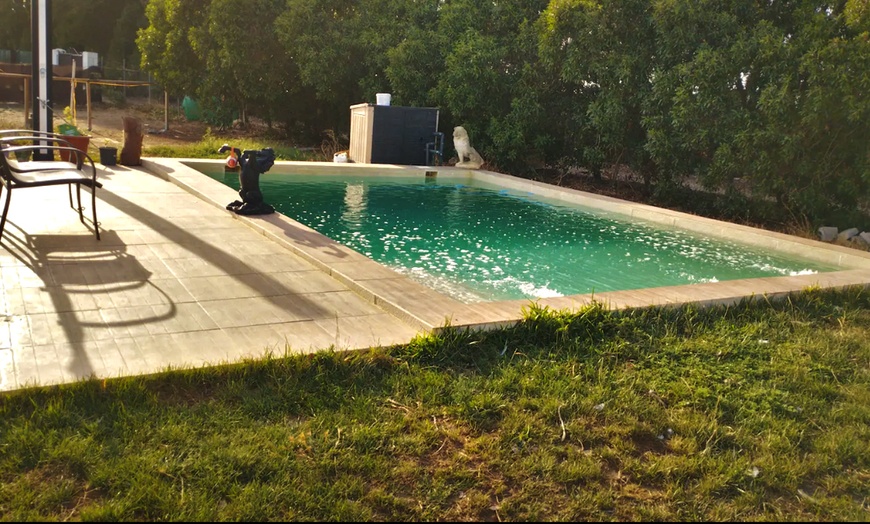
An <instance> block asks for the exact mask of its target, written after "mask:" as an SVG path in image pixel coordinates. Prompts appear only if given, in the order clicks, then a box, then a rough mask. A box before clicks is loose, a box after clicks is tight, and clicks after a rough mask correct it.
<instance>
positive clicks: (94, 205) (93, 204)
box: [91, 187, 100, 240]
mask: <svg viewBox="0 0 870 524" xmlns="http://www.w3.org/2000/svg"><path fill="white" fill-rule="evenodd" d="M91 209H93V210H94V231H96V233H97V240H99V239H100V223H99V222H97V188H96V187H92V188H91Z"/></svg>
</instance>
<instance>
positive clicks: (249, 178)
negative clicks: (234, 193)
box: [218, 144, 275, 215]
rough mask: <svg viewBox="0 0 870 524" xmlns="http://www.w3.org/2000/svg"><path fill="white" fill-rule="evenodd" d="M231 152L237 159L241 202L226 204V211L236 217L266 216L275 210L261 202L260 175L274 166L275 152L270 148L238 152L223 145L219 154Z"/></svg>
mask: <svg viewBox="0 0 870 524" xmlns="http://www.w3.org/2000/svg"><path fill="white" fill-rule="evenodd" d="M227 151H232V152H234V153H235V156H236V158H238V159H239V166H240V167H241V171H239V187H240V188H241V189H239V196H240V197H242V200H241V201H239V200H234V201H232V202H230V203H229V204H227V209H229V210H230V211H232V212H234V213H236V214H238V215H268V214H269V213H274V212H275V208H274V207H272V206H270V205H269V204H267V203H265V202H264V201H263V193H262V192H261V191H260V175H261V174H263V173H265V172H266V171H268V170H270V169H272V166H273V165H275V151H274V150H273V149H272V148H271V147H267V148H265V149H246V150H244V151H239V149H238V148H236V147H230V145H229V144H224V145H222V146H221V148H220V149H218V152H219V153H226V152H227Z"/></svg>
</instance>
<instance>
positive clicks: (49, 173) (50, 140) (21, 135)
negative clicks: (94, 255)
mask: <svg viewBox="0 0 870 524" xmlns="http://www.w3.org/2000/svg"><path fill="white" fill-rule="evenodd" d="M37 151H39V152H43V153H44V152H50V153H51V154H54V152H55V151H69V152H70V160H73V159H75V162H55V161H32V162H19V161H18V160H17V154H18V153H27V152H29V153H31V154H33V153H35V152H37ZM73 155H75V156H73ZM87 168H90V174H88V173H87ZM0 181H2V183H3V187H4V188H5V189H6V203H5V204H4V206H3V215H2V217H0V239H2V237H3V229H4V228H5V227H6V214H7V213H8V212H9V202H10V201H11V200H12V190H13V189H18V188H27V187H43V186H57V185H67V186H69V204H70V207H71V208H72V209H74V210H76V211H78V213H79V220H81V222H82V223H83V224H84V223H85V218H84V215H83V214H82V209H83V208H82V193H81V190H82V186H85V187H87V188H90V190H91V208H92V210H93V217H94V232H95V233H96V235H97V240H99V239H100V226H99V222H97V188H100V187H103V185H102V184H100V183H99V182H98V181H97V168H96V166H95V165H94V161H93V160H92V159H91V157H90V156H89V155H88V154H87V153H85V152H83V151H81V150H79V149H76V148H75V147H73V146H72V145H71V144H70V143H69V142H68V141H66V140H65V139H64V136H63V135H59V134H57V133H47V132H44V131H33V130H24V129H10V130H0ZM72 186H76V198H77V205H76V204H73V197H72Z"/></svg>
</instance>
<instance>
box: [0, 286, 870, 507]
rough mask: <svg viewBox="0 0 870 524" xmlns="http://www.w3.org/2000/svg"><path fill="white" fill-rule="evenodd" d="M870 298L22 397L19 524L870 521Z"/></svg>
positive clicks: (195, 372)
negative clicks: (120, 523)
mask: <svg viewBox="0 0 870 524" xmlns="http://www.w3.org/2000/svg"><path fill="white" fill-rule="evenodd" d="M868 306H870V292H868V291H866V290H856V289H852V290H846V291H842V292H828V291H819V290H808V291H806V292H804V293H803V294H801V295H800V296H797V297H794V298H792V299H790V300H785V301H779V302H775V303H767V302H766V301H764V300H763V299H759V300H756V301H754V302H752V303H743V304H741V305H738V306H733V307H730V308H711V309H704V310H699V309H695V308H692V307H683V308H669V309H644V310H634V311H624V312H610V311H607V310H605V309H604V308H601V307H598V306H592V307H589V308H587V309H584V310H582V311H580V312H576V313H573V314H568V313H565V312H555V311H548V310H542V309H537V308H530V309H529V310H528V311H527V316H526V319H525V321H523V322H522V323H520V324H519V325H517V326H516V327H513V328H510V329H503V330H498V331H491V332H486V333H469V332H463V331H457V330H452V329H447V330H445V332H444V333H442V334H440V335H438V336H426V337H419V338H418V339H416V340H414V341H413V342H412V343H410V344H408V345H407V346H396V347H392V348H389V349H386V350H380V351H374V352H369V353H359V354H339V353H335V352H324V353H321V354H317V355H314V356H307V357H303V356H290V357H285V356H284V355H274V356H273V357H272V358H269V359H266V360H262V361H249V362H243V363H237V364H231V365H226V366H222V367H218V368H210V369H188V370H171V371H167V372H165V373H161V374H159V375H155V376H150V377H139V378H120V379H115V380H108V381H98V380H92V381H85V382H80V383H77V384H72V385H67V386H59V387H50V388H38V389H29V390H22V391H18V392H13V393H8V394H5V395H3V396H2V397H0V518H2V519H3V520H7V521H13V520H221V521H227V520H246V521H253V520H357V521H369V520H401V521H416V520H522V521H531V520H536V521H545V520H550V521H551V520H680V521H689V520H691V521H697V520H711V521H732V520H740V521H744V520H776V521H781V520H813V521H815V520H824V521H868V520H870V500H868V495H870V468H868V466H870V445H868V443H870V336H868V334H870V309H868Z"/></svg>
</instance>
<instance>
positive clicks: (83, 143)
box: [58, 135, 91, 162]
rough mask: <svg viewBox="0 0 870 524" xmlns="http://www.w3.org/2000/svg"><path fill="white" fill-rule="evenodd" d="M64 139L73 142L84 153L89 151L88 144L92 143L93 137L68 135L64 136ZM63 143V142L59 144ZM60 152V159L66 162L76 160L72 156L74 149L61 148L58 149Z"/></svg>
mask: <svg viewBox="0 0 870 524" xmlns="http://www.w3.org/2000/svg"><path fill="white" fill-rule="evenodd" d="M63 139H64V140H66V141H67V142H69V143H70V144H72V146H73V147H74V148H76V149H78V150H79V151H81V152H83V153H87V152H88V146H89V145H90V144H91V137H89V136H75V135H67V136H64V137H63ZM59 145H63V144H59ZM58 153H60V159H61V160H63V161H64V162H74V161H75V160H74V159H72V158H71V157H72V156H73V155H74V153H73V152H72V151H67V150H61V151H58Z"/></svg>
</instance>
